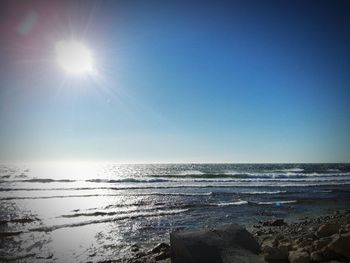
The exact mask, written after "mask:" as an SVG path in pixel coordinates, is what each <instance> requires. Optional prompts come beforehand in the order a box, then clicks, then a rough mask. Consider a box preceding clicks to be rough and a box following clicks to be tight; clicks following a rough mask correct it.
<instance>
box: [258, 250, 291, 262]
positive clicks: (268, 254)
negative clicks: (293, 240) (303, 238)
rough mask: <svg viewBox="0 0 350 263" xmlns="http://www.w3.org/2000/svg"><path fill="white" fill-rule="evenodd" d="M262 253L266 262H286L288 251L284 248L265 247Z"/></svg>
mask: <svg viewBox="0 0 350 263" xmlns="http://www.w3.org/2000/svg"><path fill="white" fill-rule="evenodd" d="M264 253H265V255H264V259H265V260H266V261H277V262H281V261H282V262H285V261H287V260H288V251H287V250H286V249H284V248H278V247H265V250H264Z"/></svg>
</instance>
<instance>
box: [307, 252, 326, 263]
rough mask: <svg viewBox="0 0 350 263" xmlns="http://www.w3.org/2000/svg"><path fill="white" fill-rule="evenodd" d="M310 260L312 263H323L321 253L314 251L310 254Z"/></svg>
mask: <svg viewBox="0 0 350 263" xmlns="http://www.w3.org/2000/svg"><path fill="white" fill-rule="evenodd" d="M310 259H311V261H312V262H323V261H325V258H324V257H323V254H322V252H321V251H314V252H312V253H311V254H310Z"/></svg>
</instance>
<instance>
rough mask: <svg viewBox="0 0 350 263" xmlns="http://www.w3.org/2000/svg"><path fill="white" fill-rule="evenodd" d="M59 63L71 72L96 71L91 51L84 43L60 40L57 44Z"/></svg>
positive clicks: (56, 51) (79, 73) (56, 50)
mask: <svg viewBox="0 0 350 263" xmlns="http://www.w3.org/2000/svg"><path fill="white" fill-rule="evenodd" d="M55 53H56V59H57V62H58V64H59V65H60V66H61V67H62V68H63V69H64V70H65V71H66V72H67V73H70V74H77V75H81V74H87V73H92V72H93V71H94V60H93V57H92V54H91V51H90V50H89V49H88V48H87V47H86V46H85V45H84V44H82V43H80V42H75V41H59V42H57V43H56V45H55Z"/></svg>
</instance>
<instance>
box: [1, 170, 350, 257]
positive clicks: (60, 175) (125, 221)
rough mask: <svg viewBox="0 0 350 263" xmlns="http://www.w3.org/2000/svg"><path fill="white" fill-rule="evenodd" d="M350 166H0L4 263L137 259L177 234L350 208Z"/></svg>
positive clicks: (2, 253)
mask: <svg viewBox="0 0 350 263" xmlns="http://www.w3.org/2000/svg"><path fill="white" fill-rule="evenodd" d="M349 199H350V165H349V164H168V165H154V164H152V165H151V164H150V165H114V164H62V163H61V164H41V165H38V164H36V165H34V164H31V165H1V166H0V204H1V212H0V238H1V239H2V240H1V242H0V243H1V245H0V260H5V259H15V258H24V259H25V261H29V262H40V261H42V262H46V261H48V259H49V261H54V262H86V261H93V262H94V261H99V260H108V259H117V258H123V257H127V256H128V255H129V251H130V250H129V248H130V245H132V244H134V243H141V244H142V243H144V244H145V245H149V244H150V243H152V242H154V243H155V242H159V241H161V240H167V239H168V234H169V232H170V231H172V230H175V229H192V228H199V227H206V226H215V225H218V224H223V223H232V222H238V223H242V224H249V223H251V222H255V221H257V220H264V219H265V218H269V217H271V216H278V217H286V216H289V217H290V216H292V217H293V216H295V217H297V216H299V215H304V214H315V213H318V212H320V211H325V210H328V209H337V208H350V205H349V202H348V201H349Z"/></svg>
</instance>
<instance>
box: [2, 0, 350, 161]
mask: <svg viewBox="0 0 350 263" xmlns="http://www.w3.org/2000/svg"><path fill="white" fill-rule="evenodd" d="M0 10H1V11H0V24H1V25H0V161H1V162H43V161H88V162H92V161H96V162H105V161H106V162H119V163H148V162H152V163H154V162H155V163H168V162H234V163H240V162H349V161H350V103H349V101H350V86H349V84H350V74H349V72H350V2H349V1H342V0H338V1H331V0H329V1H295V0H293V1H288V0H286V1H279V0H278V1H277V0H275V1H269V0H266V1H254V0H248V1H246V0H241V1H171V0H169V1H152V0H150V1H1V8H0ZM72 40H74V41H79V42H80V43H83V44H84V45H86V47H88V48H89V49H90V50H91V53H92V54H93V58H94V67H95V72H94V74H83V75H79V76H77V75H72V74H68V73H67V72H65V71H64V70H63V69H62V67H59V65H58V64H57V59H56V58H55V45H56V44H57V43H58V42H59V41H72Z"/></svg>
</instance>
